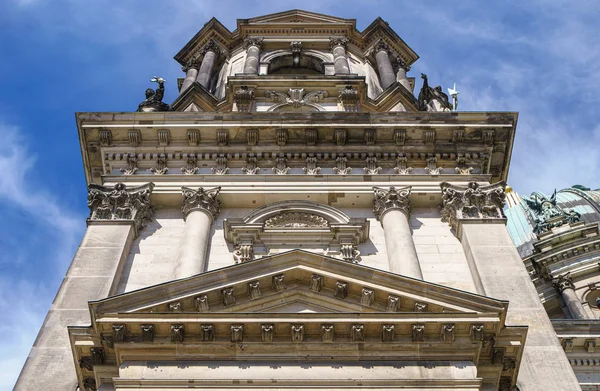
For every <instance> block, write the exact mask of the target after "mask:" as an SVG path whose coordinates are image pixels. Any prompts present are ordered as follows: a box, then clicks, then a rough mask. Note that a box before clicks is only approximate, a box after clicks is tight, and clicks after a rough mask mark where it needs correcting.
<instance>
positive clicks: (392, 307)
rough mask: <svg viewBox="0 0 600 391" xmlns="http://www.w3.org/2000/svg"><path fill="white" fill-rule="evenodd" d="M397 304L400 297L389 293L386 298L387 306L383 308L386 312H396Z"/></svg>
mask: <svg viewBox="0 0 600 391" xmlns="http://www.w3.org/2000/svg"><path fill="white" fill-rule="evenodd" d="M399 305H400V298H399V297H397V296H392V295H389V296H388V298H387V307H386V308H385V310H386V311H388V312H397V311H398V306H399Z"/></svg>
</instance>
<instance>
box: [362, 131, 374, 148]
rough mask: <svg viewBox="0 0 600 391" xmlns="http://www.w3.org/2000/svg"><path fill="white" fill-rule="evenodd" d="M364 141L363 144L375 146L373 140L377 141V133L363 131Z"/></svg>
mask: <svg viewBox="0 0 600 391" xmlns="http://www.w3.org/2000/svg"><path fill="white" fill-rule="evenodd" d="M364 139H365V144H367V145H375V140H376V139H377V131H376V130H375V129H365V132H364Z"/></svg>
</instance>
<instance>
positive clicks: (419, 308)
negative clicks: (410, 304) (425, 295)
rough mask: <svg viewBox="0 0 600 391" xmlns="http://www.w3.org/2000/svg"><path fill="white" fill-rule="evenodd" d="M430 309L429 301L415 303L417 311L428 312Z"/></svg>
mask: <svg viewBox="0 0 600 391" xmlns="http://www.w3.org/2000/svg"><path fill="white" fill-rule="evenodd" d="M428 310H429V306H428V305H427V303H419V302H418V301H417V302H416V303H415V312H428Z"/></svg>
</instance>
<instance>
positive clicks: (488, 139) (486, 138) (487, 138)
mask: <svg viewBox="0 0 600 391" xmlns="http://www.w3.org/2000/svg"><path fill="white" fill-rule="evenodd" d="M481 141H483V143H484V144H485V145H494V131H493V130H484V131H482V132H481Z"/></svg>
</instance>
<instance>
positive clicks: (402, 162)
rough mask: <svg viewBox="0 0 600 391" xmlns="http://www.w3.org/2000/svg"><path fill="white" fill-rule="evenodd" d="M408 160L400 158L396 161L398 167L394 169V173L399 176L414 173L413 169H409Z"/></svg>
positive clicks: (404, 157) (403, 157)
mask: <svg viewBox="0 0 600 391" xmlns="http://www.w3.org/2000/svg"><path fill="white" fill-rule="evenodd" d="M407 162H408V158H407V157H406V156H400V157H398V158H397V159H396V167H394V171H396V174H398V175H408V174H410V173H411V172H412V170H413V168H412V167H408V165H407Z"/></svg>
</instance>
